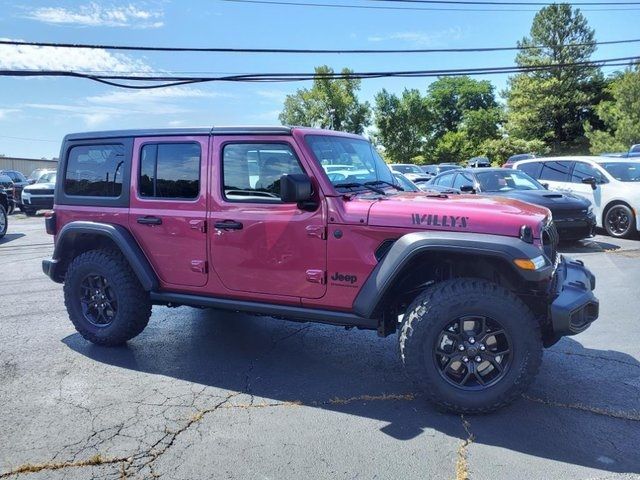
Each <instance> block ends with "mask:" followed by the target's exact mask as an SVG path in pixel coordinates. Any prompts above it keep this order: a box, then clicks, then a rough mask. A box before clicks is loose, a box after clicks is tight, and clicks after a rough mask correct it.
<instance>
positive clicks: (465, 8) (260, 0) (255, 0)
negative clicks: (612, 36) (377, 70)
mask: <svg viewBox="0 0 640 480" xmlns="http://www.w3.org/2000/svg"><path fill="white" fill-rule="evenodd" d="M220 1H222V2H230V3H249V4H259V5H275V6H293V7H313V8H317V7H321V8H352V9H353V8H355V9H362V10H398V11H401V10H407V11H450V12H537V11H538V9H527V8H524V9H523V8H503V7H500V5H494V7H496V8H486V7H491V5H482V4H478V5H479V6H480V7H484V8H470V7H471V6H470V5H462V4H459V5H458V8H456V7H455V6H450V7H447V6H431V7H411V6H402V7H398V6H395V7H392V6H389V5H360V4H345V3H321V2H317V1H312V2H304V3H303V2H296V1H291V0H290V1H280V0H220ZM600 3H601V4H602V5H606V6H605V7H603V8H583V9H582V10H584V11H592V12H617V11H624V10H638V9H639V8H640V7H638V6H636V7H633V6H631V7H622V6H621V7H616V8H610V5H611V4H610V3H603V2H600ZM403 5H406V4H403ZM515 5H518V6H521V5H523V4H521V3H514V6H515ZM544 5H550V4H548V3H545V4H544ZM636 5H640V3H639V2H636ZM504 6H507V5H504Z"/></svg>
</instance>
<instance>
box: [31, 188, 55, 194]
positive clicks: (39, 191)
mask: <svg viewBox="0 0 640 480" xmlns="http://www.w3.org/2000/svg"><path fill="white" fill-rule="evenodd" d="M29 193H30V194H31V195H53V188H43V189H42V190H31V191H30V192H29Z"/></svg>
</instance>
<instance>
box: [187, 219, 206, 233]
mask: <svg viewBox="0 0 640 480" xmlns="http://www.w3.org/2000/svg"><path fill="white" fill-rule="evenodd" d="M189 227H191V229H192V230H199V231H201V232H202V233H207V221H206V220H189Z"/></svg>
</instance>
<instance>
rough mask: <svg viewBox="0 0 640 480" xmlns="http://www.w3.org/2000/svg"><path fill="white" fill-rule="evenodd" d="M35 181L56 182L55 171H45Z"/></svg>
mask: <svg viewBox="0 0 640 480" xmlns="http://www.w3.org/2000/svg"><path fill="white" fill-rule="evenodd" d="M36 183H56V172H51V173H45V174H44V175H42V176H41V177H40V178H39V179H38V181H37V182H36Z"/></svg>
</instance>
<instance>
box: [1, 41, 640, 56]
mask: <svg viewBox="0 0 640 480" xmlns="http://www.w3.org/2000/svg"><path fill="white" fill-rule="evenodd" d="M638 42H640V38H631V39H624V40H608V41H604V42H585V43H570V44H566V45H522V46H515V47H513V46H511V47H475V48H414V49H324V48H323V49H313V48H227V47H153V46H131V45H107V44H84V43H59V42H27V41H21V40H0V45H12V46H29V47H55V48H71V49H102V50H127V51H144V52H208V53H279V54H282V53H292V54H326V53H336V54H387V53H468V52H474V53H479V52H500V51H514V50H534V49H541V48H561V49H565V48H574V47H586V46H599V45H620V44H630V43H638Z"/></svg>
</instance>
